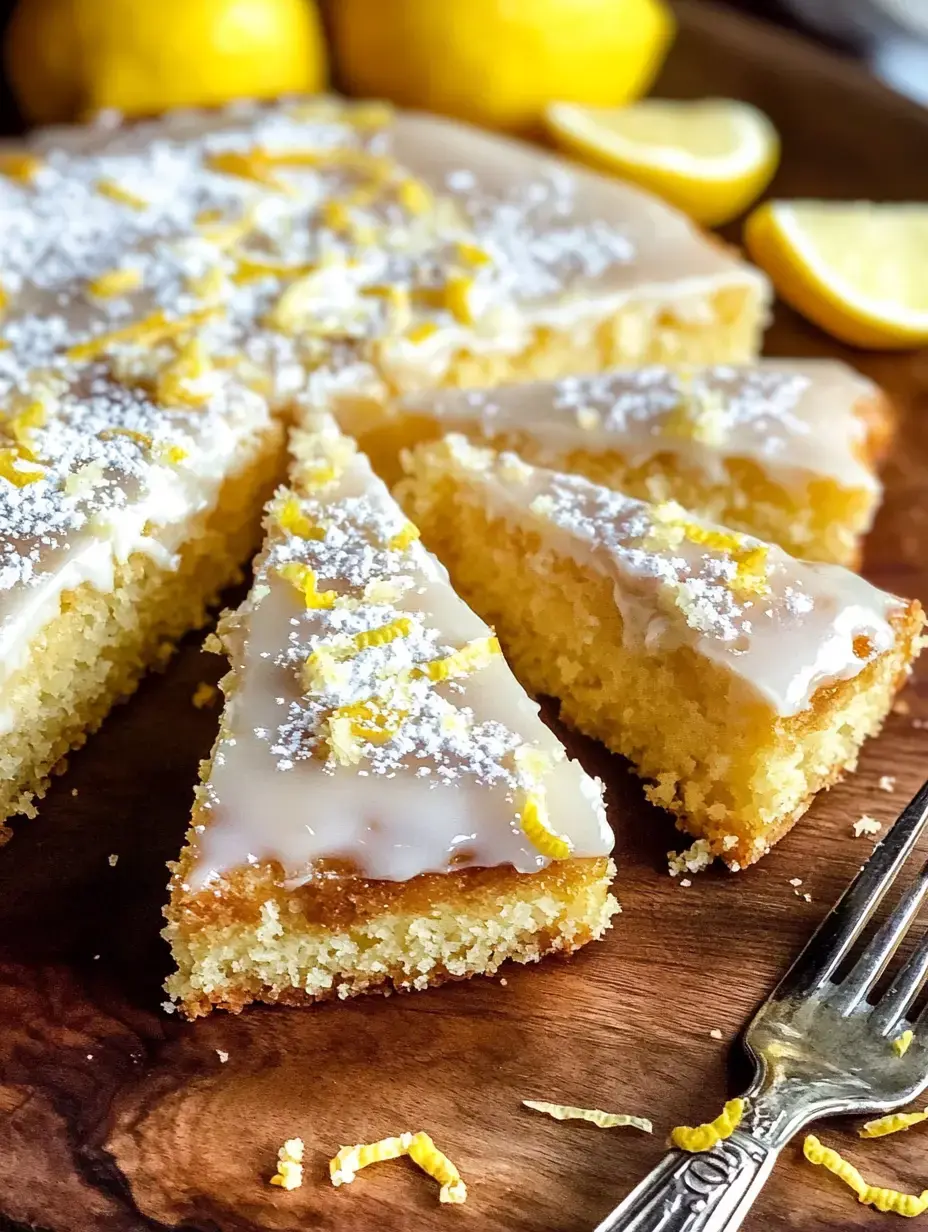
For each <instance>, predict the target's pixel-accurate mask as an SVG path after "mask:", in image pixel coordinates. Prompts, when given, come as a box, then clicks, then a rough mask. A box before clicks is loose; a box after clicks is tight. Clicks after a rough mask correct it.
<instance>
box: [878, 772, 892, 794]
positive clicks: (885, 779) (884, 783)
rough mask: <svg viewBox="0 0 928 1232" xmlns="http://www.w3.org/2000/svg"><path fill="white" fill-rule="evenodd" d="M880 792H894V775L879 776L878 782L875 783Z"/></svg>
mask: <svg viewBox="0 0 928 1232" xmlns="http://www.w3.org/2000/svg"><path fill="white" fill-rule="evenodd" d="M877 786H878V787H879V789H880V791H895V790H896V776H895V775H894V774H881V775H880V781H879V783H877Z"/></svg>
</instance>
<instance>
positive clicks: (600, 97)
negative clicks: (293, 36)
mask: <svg viewBox="0 0 928 1232" xmlns="http://www.w3.org/2000/svg"><path fill="white" fill-rule="evenodd" d="M331 14H332V33H333V37H334V43H335V58H336V63H337V66H338V71H339V75H340V80H341V84H342V85H343V86H344V87H345V88H346V89H347V90H348V91H349V92H351V93H353V94H364V95H372V96H375V97H377V98H388V99H391V100H392V101H393V102H396V103H400V104H403V105H405V106H408V107H421V108H423V109H425V110H428V111H439V112H443V113H445V114H446V115H452V116H457V117H459V118H461V119H465V120H472V121H473V122H474V123H477V124H484V125H487V126H488V127H491V128H500V129H508V130H510V131H516V132H518V131H521V132H533V131H535V130H536V129H537V128H538V127H539V126H540V116H541V112H542V110H543V108H544V105H545V104H546V103H547V102H550V101H551V100H552V99H558V100H561V101H564V102H577V103H589V104H600V105H603V106H615V105H618V104H621V103H625V102H629V101H631V100H632V99H635V98H637V97H638V96H639V95H641V94H643V93H644V92H645V90H647V89H648V87H649V86H650V84H651V82H652V80H653V79H654V77H655V75H656V73H657V71H658V69H659V68H660V66H661V63H662V61H663V58H664V53H665V52H666V50H667V47H668V45H669V43H670V40H671V38H672V37H673V32H674V20H673V17H672V15H671V13H670V10H669V8H668V7H667V5H666V4H665V3H664V0H336V2H335V3H334V4H333V5H332V8H331Z"/></svg>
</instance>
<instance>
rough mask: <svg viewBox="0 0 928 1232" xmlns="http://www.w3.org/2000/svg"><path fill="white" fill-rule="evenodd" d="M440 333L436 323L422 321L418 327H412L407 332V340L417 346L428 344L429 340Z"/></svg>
mask: <svg viewBox="0 0 928 1232" xmlns="http://www.w3.org/2000/svg"><path fill="white" fill-rule="evenodd" d="M437 333H438V326H437V325H436V324H435V322H434V321H420V322H419V323H418V325H412V326H410V328H409V329H408V330H407V331H406V337H407V339H408V340H409V341H410V342H412V343H415V344H418V343H420V342H426V341H428V339H429V338H433V337H434V336H435V334H437Z"/></svg>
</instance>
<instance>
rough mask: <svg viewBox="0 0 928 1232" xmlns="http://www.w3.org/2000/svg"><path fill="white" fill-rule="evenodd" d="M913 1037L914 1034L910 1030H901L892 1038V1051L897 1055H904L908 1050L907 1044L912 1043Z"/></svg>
mask: <svg viewBox="0 0 928 1232" xmlns="http://www.w3.org/2000/svg"><path fill="white" fill-rule="evenodd" d="M914 1038H915V1036H914V1034H913V1033H912V1032H911V1031H903V1032H902V1034H901V1035H900V1036H898V1038H896V1039H894V1040H893V1052H894V1053H895V1054H896V1056H897V1057H904V1056H905V1054H906V1053H907V1052H908V1051H909V1045H910V1044H911V1043H912V1040H913V1039H914Z"/></svg>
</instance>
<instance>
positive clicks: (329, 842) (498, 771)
mask: <svg viewBox="0 0 928 1232" xmlns="http://www.w3.org/2000/svg"><path fill="white" fill-rule="evenodd" d="M295 441H296V452H297V461H296V463H295V466H294V473H293V486H292V488H291V489H289V490H283V491H281V492H279V493H278V495H277V497H276V498H275V500H274V501H273V503H272V504H271V506H270V508H269V511H268V515H267V523H266V525H267V539H266V542H265V546H264V548H263V550H262V552H261V555H260V556H259V558H258V561H257V564H256V569H255V582H254V586H253V588H252V591H251V593H250V595H249V597H248V598H247V599H246V601H245V603H244V604H243V605H242V607H241V608H240V609H239V610H238V611H237V612H235V613H232V614H229V615H227V616H226V617H224V618H223V620H222V622H221V624H220V630H219V635H220V637H221V639H222V643H223V645H224V647H225V649H226V651H227V653H228V654H229V657H230V664H231V666H230V671H229V673H228V675H227V676H226V677H225V679H224V681H223V686H222V687H223V690H224V692H225V694H226V706H225V712H224V714H223V717H222V721H221V727H220V732H219V736H218V738H217V741H216V745H215V748H214V750H213V754H212V759H211V761H210V762H209V763H205V764H204V768H203V784H202V786H201V787H200V788H199V789H198V792H197V799H196V803H195V806H194V812H193V822H192V828H191V830H190V832H189V834H188V846H187V847H186V848H185V850H184V851H183V853H182V855H181V858H180V861H179V863H178V864H177V865H176V866H175V867H174V873H173V878H172V882H171V900H170V904H169V907H168V908H167V912H166V914H167V918H168V926H167V929H166V932H165V935H166V937H167V938H168V940H169V941H170V943H171V947H172V950H173V954H174V958H175V960H176V962H177V967H178V970H177V973H176V974H175V975H174V976H172V977H171V979H170V980H169V982H168V990H169V992H170V993H171V994H172V995H173V996H174V997H176V998H177V999H178V1001H179V1002H180V1003H181V1005H182V1007H183V1009H184V1010H185V1012H186V1013H187V1014H188V1015H190V1016H196V1015H198V1014H205V1013H207V1012H208V1011H209V1010H210V1009H211V1008H212V1007H214V1006H219V1007H223V1008H225V1009H231V1010H239V1009H241V1008H242V1006H243V1005H245V1004H246V1003H247V1002H249V1001H253V1000H263V1001H280V1002H286V1003H297V1002H302V1001H310V1000H314V999H316V998H321V997H328V996H333V995H337V996H342V997H344V996H350V995H353V994H355V993H360V992H365V991H368V990H370V989H387V990H389V988H422V987H425V986H426V985H429V984H434V983H438V982H440V981H442V980H445V979H449V978H462V977H465V976H469V975H473V974H475V973H477V972H493V971H495V970H496V969H497V967H498V966H499V964H500V963H501V962H503V960H504V959H506V958H514V959H517V960H519V961H522V962H525V961H530V960H533V959H537V958H539V957H540V956H541V955H543V954H545V953H548V952H550V951H553V950H560V951H565V952H569V951H571V950H574V949H576V948H577V947H579V946H581V945H583V944H584V943H585V942H587V941H589V940H591V939H592V938H595V937H599V936H600V935H601V934H602V933H603V931H604V930H605V929H606V928H607V927H608V926H609V921H610V919H611V917H612V915H613V913H614V912H615V911H617V910H618V905H617V903H616V902H615V900H614V899H613V898H612V896H611V894H610V893H609V883H610V880H611V877H612V874H613V872H614V868H613V865H612V862H611V860H610V859H609V851H610V850H611V847H612V835H611V833H610V831H609V828H608V826H607V824H606V819H605V813H604V809H603V804H602V796H601V786H600V784H598V783H596V782H594V781H593V780H592V779H590V778H588V777H587V776H586V775H585V774H584V772H583V771H582V770H581V768H580V766H579V765H578V764H577V763H576V762H573V761H570V760H568V759H567V758H566V756H565V754H564V750H563V749H562V747H561V746H560V744H559V743H558V742H557V740H556V739H555V738H554V736H553V735H552V734H551V733H550V732H549V731H548V729H547V728H546V727H545V726H544V724H543V723H542V722H541V720H540V719H539V717H538V714H537V706H536V705H535V704H534V703H533V702H531V701H530V700H529V698H528V697H527V696H526V694H525V693H524V691H523V690H522V688H521V686H520V685H519V684H518V683H517V682H516V680H515V678H514V677H513V676H512V674H511V672H510V670H509V668H508V667H507V665H506V662H505V660H504V659H503V657H502V655H501V654H500V652H499V646H498V643H497V641H496V638H495V637H494V636H493V634H492V631H491V630H490V629H488V628H487V626H486V625H485V624H484V623H483V622H482V621H481V620H479V619H478V618H477V617H476V616H475V615H474V614H473V612H471V611H470V609H469V608H468V607H467V606H466V605H465V604H464V603H463V602H462V601H461V600H460V599H459V598H458V597H457V596H456V595H455V593H454V591H453V590H452V589H451V587H450V585H449V583H448V580H447V574H446V572H445V570H444V568H443V567H442V566H441V565H440V564H439V563H438V561H437V560H436V559H435V558H434V557H433V556H431V555H430V554H429V553H428V552H427V551H426V550H425V549H424V548H423V547H422V545H421V543H419V542H418V534H417V532H416V530H415V528H414V527H413V526H412V525H411V524H410V523H409V522H407V521H406V519H405V518H404V516H403V514H402V512H401V511H400V509H399V506H398V505H397V504H396V503H395V501H394V500H393V499H392V497H391V496H390V495H389V492H388V490H387V488H386V487H385V486H384V484H383V483H382V482H381V481H380V480H379V479H377V478H375V477H374V475H373V474H372V472H371V470H370V467H369V464H368V462H367V460H366V459H365V458H364V456H363V455H361V454H358V453H356V452H354V448H353V445H352V444H351V442H349V441H348V440H347V439H346V438H344V437H342V436H340V435H339V433H338V431H337V429H336V427H335V425H334V422H333V421H331V420H328V421H324V422H321V423H319V424H317V425H316V428H315V430H313V431H312V432H303V433H298V434H297V435H296V438H295Z"/></svg>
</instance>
